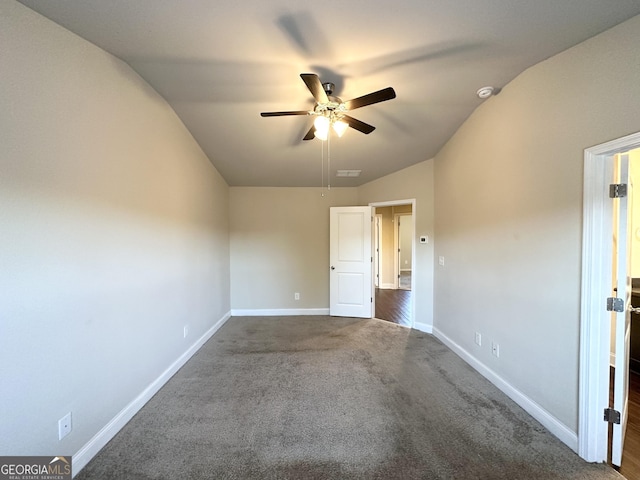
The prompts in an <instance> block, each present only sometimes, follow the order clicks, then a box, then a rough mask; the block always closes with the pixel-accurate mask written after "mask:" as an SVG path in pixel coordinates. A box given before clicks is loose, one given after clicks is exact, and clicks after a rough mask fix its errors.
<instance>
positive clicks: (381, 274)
mask: <svg viewBox="0 0 640 480" xmlns="http://www.w3.org/2000/svg"><path fill="white" fill-rule="evenodd" d="M370 205H371V206H372V207H374V208H375V216H374V218H375V233H374V237H375V238H377V240H376V245H375V246H374V251H375V257H376V259H377V260H374V263H375V266H374V268H375V271H376V273H377V275H378V278H377V280H375V281H374V282H375V284H374V291H375V295H374V316H375V317H376V318H378V319H381V320H387V321H390V322H393V323H397V324H399V325H402V326H406V327H412V326H413V324H414V316H415V315H414V312H415V295H414V293H413V292H414V290H415V276H416V274H417V272H416V265H415V261H414V258H415V214H416V212H415V200H413V199H412V200H399V201H392V202H379V203H371V204H370ZM403 251H404V252H403ZM375 276H376V275H375V274H374V278H375ZM403 287H404V288H403Z"/></svg>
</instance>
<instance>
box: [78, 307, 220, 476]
mask: <svg viewBox="0 0 640 480" xmlns="http://www.w3.org/2000/svg"><path fill="white" fill-rule="evenodd" d="M230 317H231V312H227V313H226V314H224V316H223V317H222V318H221V319H220V320H218V321H217V322H216V323H215V325H213V326H212V327H211V328H210V329H209V330H207V332H206V333H205V334H204V335H202V336H201V337H200V338H199V339H198V340H196V342H195V343H194V344H193V345H191V347H189V349H188V350H187V351H186V352H184V353H183V354H182V355H180V357H178V359H177V360H176V361H175V362H173V363H172V364H171V365H170V366H169V367H168V368H167V369H166V370H165V371H164V372H162V374H161V375H160V376H159V377H158V378H157V379H156V380H154V381H153V382H151V384H150V385H149V386H148V387H147V388H145V389H144V390H143V391H142V392H141V393H140V394H139V395H138V396H137V397H136V398H134V399H133V400H132V401H131V403H129V404H128V405H127V406H126V407H124V408H123V409H122V410H121V411H120V412H119V413H118V414H117V415H116V416H115V417H113V418H112V419H111V421H109V423H107V424H106V425H105V426H104V427H102V429H101V430H100V431H99V432H98V433H96V434H95V435H94V436H93V438H91V440H89V441H88V442H87V443H86V444H85V445H84V446H83V447H82V448H81V449H80V450H78V451H77V452H76V453H75V454H74V455H73V457H72V458H73V476H74V477H75V476H76V475H77V474H78V473H79V472H80V471H81V470H82V469H83V468H84V467H85V466H86V465H87V463H89V462H90V461H91V459H92V458H93V457H95V456H96V455H97V454H98V452H99V451H100V450H101V449H102V448H103V447H104V446H105V445H106V444H107V443H108V442H109V441H110V440H111V439H112V438H113V437H115V436H116V434H117V433H118V432H119V431H120V430H121V429H122V427H124V426H125V425H126V424H127V422H128V421H129V420H131V418H133V416H134V415H135V414H136V413H138V412H139V411H140V409H141V408H142V407H144V405H145V404H146V403H147V402H148V401H149V400H150V399H151V397H153V396H154V395H155V394H156V393H157V392H158V390H160V389H161V388H162V387H163V386H164V385H165V384H166V383H167V382H168V381H169V379H170V378H171V377H173V375H175V373H176V372H177V371H178V370H180V368H181V367H182V366H183V365H184V364H185V363H187V361H189V359H190V358H191V357H192V356H193V355H194V354H195V353H196V352H197V351H198V350H200V348H201V347H202V346H203V345H204V344H205V343H206V342H207V340H209V339H210V338H211V337H212V336H213V334H214V333H216V332H217V331H218V330H219V329H220V327H222V326H223V325H224V324H225V323H226V321H227V320H229V318H230Z"/></svg>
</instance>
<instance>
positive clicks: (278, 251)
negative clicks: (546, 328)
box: [230, 187, 358, 312]
mask: <svg viewBox="0 0 640 480" xmlns="http://www.w3.org/2000/svg"><path fill="white" fill-rule="evenodd" d="M321 192H322V190H321V189H319V188H278V187H231V188H230V204H231V206H230V226H231V308H232V309H233V310H234V312H236V311H239V310H274V309H275V310H281V309H317V308H320V309H327V308H329V208H330V207H332V206H348V205H357V200H358V199H357V190H356V189H355V188H332V189H331V190H330V191H328V192H327V191H326V190H325V191H324V196H321ZM295 292H298V293H300V300H297V301H296V300H294V293H295Z"/></svg>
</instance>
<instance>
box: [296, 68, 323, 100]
mask: <svg viewBox="0 0 640 480" xmlns="http://www.w3.org/2000/svg"><path fill="white" fill-rule="evenodd" d="M300 78H302V80H303V81H304V83H305V84H306V85H307V88H308V89H309V91H310V92H311V95H313V98H315V99H316V102H318V103H329V98H328V97H327V92H325V91H324V88H323V87H322V83H320V78H319V77H318V75H316V74H315V73H301V74H300Z"/></svg>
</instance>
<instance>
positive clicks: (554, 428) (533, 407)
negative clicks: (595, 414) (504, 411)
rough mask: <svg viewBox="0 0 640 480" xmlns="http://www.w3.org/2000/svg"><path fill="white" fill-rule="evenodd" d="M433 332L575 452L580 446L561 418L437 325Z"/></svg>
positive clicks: (574, 434)
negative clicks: (464, 347) (508, 380)
mask: <svg viewBox="0 0 640 480" xmlns="http://www.w3.org/2000/svg"><path fill="white" fill-rule="evenodd" d="M433 334H434V336H435V337H436V338H438V339H439V340H440V341H441V342H442V343H444V344H445V345H446V346H447V347H449V348H450V349H451V350H453V351H454V352H455V353H456V354H457V355H458V356H459V357H460V358H462V359H463V360H464V361H465V362H467V363H468V364H469V365H471V366H472V367H473V368H474V369H476V370H477V371H478V372H479V373H480V374H481V375H482V376H483V377H485V378H486V379H487V380H489V381H490V382H491V383H493V384H494V385H495V386H496V387H498V388H499V389H500V390H501V391H502V392H503V393H505V394H506V395H507V396H508V397H509V398H511V400H513V401H514V402H516V403H517V404H518V405H520V406H521V407H522V408H523V409H524V410H525V411H526V412H527V413H528V414H529V415H531V416H532V417H533V418H535V419H536V420H537V421H538V422H540V423H541V424H542V425H543V426H544V427H546V428H547V430H549V431H550V432H551V433H553V434H554V435H555V436H556V437H558V438H559V439H560V440H561V441H562V442H564V443H565V444H566V445H567V446H569V448H571V449H572V450H573V451H574V452H575V451H576V450H577V448H578V436H577V435H576V433H575V432H574V431H572V430H571V429H570V428H569V427H567V426H566V425H565V424H564V423H562V422H561V421H560V420H558V419H557V418H555V417H554V416H553V415H551V414H550V413H549V412H548V411H546V410H545V409H544V408H542V407H541V406H540V405H538V404H537V403H536V402H534V401H533V400H531V399H530V398H529V397H527V396H526V395H525V394H524V393H522V392H521V391H520V390H518V389H517V388H516V387H514V386H513V385H511V384H510V383H509V382H507V381H506V380H505V379H504V378H502V377H501V376H500V375H498V374H497V373H495V372H494V371H493V370H491V369H490V368H489V367H487V366H486V365H485V364H483V363H482V362H480V360H478V359H477V358H476V357H474V356H473V355H471V354H470V353H469V352H467V351H466V350H465V349H463V348H462V347H461V346H460V345H458V344H457V343H455V342H454V341H453V340H451V339H450V338H449V337H447V336H446V335H445V334H444V333H442V332H441V331H440V330H438V328H437V327H434V328H433Z"/></svg>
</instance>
